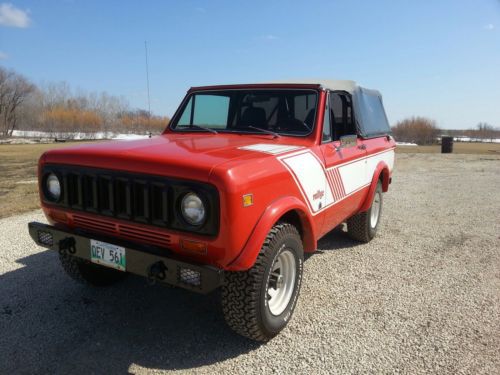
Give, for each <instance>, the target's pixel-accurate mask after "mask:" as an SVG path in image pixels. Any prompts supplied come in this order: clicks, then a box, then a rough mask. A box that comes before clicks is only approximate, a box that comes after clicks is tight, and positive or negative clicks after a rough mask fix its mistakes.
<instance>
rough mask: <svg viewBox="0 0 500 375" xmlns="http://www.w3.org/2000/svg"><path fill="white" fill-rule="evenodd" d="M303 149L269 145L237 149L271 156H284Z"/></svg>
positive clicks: (261, 144)
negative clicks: (286, 153)
mask: <svg viewBox="0 0 500 375" xmlns="http://www.w3.org/2000/svg"><path fill="white" fill-rule="evenodd" d="M302 148H304V147H302V146H293V145H273V144H269V143H257V144H255V145H249V146H243V147H238V149H240V150H246V151H257V152H264V153H266V154H271V155H279V154H284V153H285V152H290V151H295V150H300V149H302Z"/></svg>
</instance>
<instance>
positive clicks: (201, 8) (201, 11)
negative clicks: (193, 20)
mask: <svg viewBox="0 0 500 375" xmlns="http://www.w3.org/2000/svg"><path fill="white" fill-rule="evenodd" d="M194 10H196V11H197V12H198V13H206V12H207V10H206V9H205V8H203V7H196V8H194Z"/></svg>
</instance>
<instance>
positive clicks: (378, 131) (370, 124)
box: [358, 91, 391, 137]
mask: <svg viewBox="0 0 500 375" xmlns="http://www.w3.org/2000/svg"><path fill="white" fill-rule="evenodd" d="M358 101H359V103H358V104H359V112H360V117H361V128H362V133H363V135H364V136H366V137H373V136H378V135H385V134H389V133H390V132H391V128H390V126H389V121H388V120H387V116H386V114H385V110H384V105H383V104H382V98H381V97H380V96H379V95H375V94H372V93H366V92H364V91H361V93H360V95H359V96H358Z"/></svg>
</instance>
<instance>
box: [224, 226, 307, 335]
mask: <svg viewBox="0 0 500 375" xmlns="http://www.w3.org/2000/svg"><path fill="white" fill-rule="evenodd" d="M303 263H304V250H303V247H302V241H301V238H300V235H299V233H298V231H297V229H296V228H295V227H294V226H293V225H291V224H287V223H280V224H277V225H275V226H274V227H273V228H272V229H271V231H270V232H269V234H268V236H267V237H266V240H265V241H264V245H263V246H262V249H261V251H260V253H259V255H258V257H257V260H256V261H255V264H254V266H253V267H252V268H250V269H249V270H248V271H243V272H228V273H227V274H226V283H225V284H224V286H223V287H222V310H223V313H224V317H225V319H226V322H227V324H228V325H229V326H230V327H231V328H232V329H233V330H234V331H236V332H237V333H239V334H240V335H242V336H245V337H248V338H250V339H252V340H256V341H268V340H270V339H271V338H273V337H274V336H276V335H277V334H278V333H279V332H280V331H281V330H283V328H285V326H286V325H287V324H288V322H289V321H290V318H291V316H292V314H293V311H294V309H295V305H296V304H297V299H298V295H299V291H300V285H301V282H302V269H303Z"/></svg>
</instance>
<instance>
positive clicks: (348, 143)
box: [339, 134, 358, 149]
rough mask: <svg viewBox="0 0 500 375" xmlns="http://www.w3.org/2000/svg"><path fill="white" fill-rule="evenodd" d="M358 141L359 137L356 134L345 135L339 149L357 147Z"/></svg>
mask: <svg viewBox="0 0 500 375" xmlns="http://www.w3.org/2000/svg"><path fill="white" fill-rule="evenodd" d="M357 140H358V136H357V135H355V134H354V135H343V136H342V137H340V147H339V149H342V148H347V147H356V145H357Z"/></svg>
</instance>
